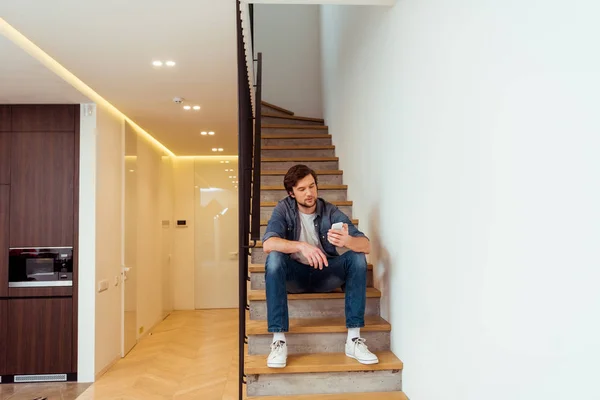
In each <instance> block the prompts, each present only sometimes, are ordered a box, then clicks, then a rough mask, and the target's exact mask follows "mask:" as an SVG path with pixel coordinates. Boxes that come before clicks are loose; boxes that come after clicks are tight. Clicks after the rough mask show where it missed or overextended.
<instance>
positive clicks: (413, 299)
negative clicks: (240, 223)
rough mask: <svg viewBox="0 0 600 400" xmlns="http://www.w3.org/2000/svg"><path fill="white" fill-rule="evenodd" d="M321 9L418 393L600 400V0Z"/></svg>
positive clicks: (334, 80)
mask: <svg viewBox="0 0 600 400" xmlns="http://www.w3.org/2000/svg"><path fill="white" fill-rule="evenodd" d="M322 11H323V13H322V22H323V26H322V35H323V68H324V69H323V74H324V95H325V110H326V118H327V122H328V124H329V125H330V127H331V132H332V133H333V135H334V141H335V144H336V146H337V153H338V155H339V156H340V158H341V168H343V169H344V179H345V183H347V184H349V185H350V190H349V195H350V199H352V200H354V201H355V206H356V207H355V209H356V210H357V213H356V214H357V215H355V216H356V217H358V218H360V224H361V228H363V229H365V230H366V231H367V233H368V234H370V235H371V237H372V238H373V239H375V247H376V250H377V251H376V254H375V256H376V257H375V258H376V259H377V268H378V273H379V274H380V275H382V279H381V281H380V285H381V287H382V289H383V291H384V296H385V300H384V303H385V304H386V311H385V315H386V316H388V317H389V319H390V322H391V323H392V326H393V330H392V338H393V340H392V346H393V350H394V352H395V353H396V354H397V355H398V356H399V357H400V358H401V359H402V360H403V361H404V362H405V369H404V389H405V391H406V392H407V394H408V395H409V396H410V397H411V398H414V399H419V400H438V399H442V398H443V399H448V400H452V399H457V400H458V399H460V400H481V399H485V400H495V399H507V398H510V399H519V400H521V399H523V400H524V399H527V400H532V399H545V398H570V399H597V398H600V388H598V386H597V385H595V384H594V383H593V382H594V378H595V375H596V372H597V371H598V368H597V359H598V357H599V356H600V342H599V341H598V337H600V323H599V322H598V318H597V317H596V316H597V315H598V310H600V296H599V295H598V290H597V287H598V281H599V279H600V270H599V269H598V265H599V264H600V252H599V251H598V243H599V242H600V211H599V210H600V207H598V204H600V189H598V176H599V172H600V159H599V158H598V155H597V153H598V149H599V148H600V135H599V134H598V132H600V120H599V119H598V117H597V115H598V111H597V105H598V93H600V75H599V74H598V71H599V70H600V53H598V52H597V51H593V50H591V49H594V48H595V47H597V46H596V44H597V43H596V42H597V38H598V37H600V25H598V24H597V18H596V16H597V15H598V14H599V13H600V4H599V3H598V2H596V1H592V0H575V1H573V2H570V3H568V4H566V3H564V2H558V1H545V2H541V1H536V0H521V1H518V2H517V1H508V2H506V1H504V2H498V1H491V0H483V1H469V0H458V1H453V2H447V1H441V0H406V1H401V2H398V3H397V5H396V6H395V7H394V8H393V9H384V8H376V7H372V8H365V7H346V8H345V7H335V6H325V7H324V8H323V10H322Z"/></svg>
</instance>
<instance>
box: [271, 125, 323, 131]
mask: <svg viewBox="0 0 600 400" xmlns="http://www.w3.org/2000/svg"><path fill="white" fill-rule="evenodd" d="M261 128H263V129H298V130H309V129H313V130H319V131H326V130H328V129H329V127H328V126H327V125H300V124H296V125H286V124H262V125H261Z"/></svg>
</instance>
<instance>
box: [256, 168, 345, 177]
mask: <svg viewBox="0 0 600 400" xmlns="http://www.w3.org/2000/svg"><path fill="white" fill-rule="evenodd" d="M315 172H316V174H317V176H321V175H343V174H344V171H342V170H339V169H324V170H320V171H315ZM260 174H261V175H282V176H285V174H287V171H283V170H281V171H277V170H276V171H264V170H261V171H260Z"/></svg>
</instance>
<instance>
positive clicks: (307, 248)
mask: <svg viewBox="0 0 600 400" xmlns="http://www.w3.org/2000/svg"><path fill="white" fill-rule="evenodd" d="M299 250H300V252H301V253H302V255H303V256H304V257H306V259H307V260H308V262H309V264H310V266H311V267H313V268H315V269H317V268H318V269H323V266H326V267H328V266H329V263H328V262H327V256H326V255H325V254H324V253H323V252H322V251H321V249H319V248H318V247H315V246H311V245H310V244H308V243H304V242H300V248H299Z"/></svg>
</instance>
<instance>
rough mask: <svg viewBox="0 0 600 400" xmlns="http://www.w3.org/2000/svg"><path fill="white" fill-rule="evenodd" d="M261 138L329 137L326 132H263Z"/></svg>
mask: <svg viewBox="0 0 600 400" xmlns="http://www.w3.org/2000/svg"><path fill="white" fill-rule="evenodd" d="M260 138H261V139H331V135H330V134H328V133H288V134H285V133H283V134H279V133H264V134H261V136H260Z"/></svg>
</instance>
